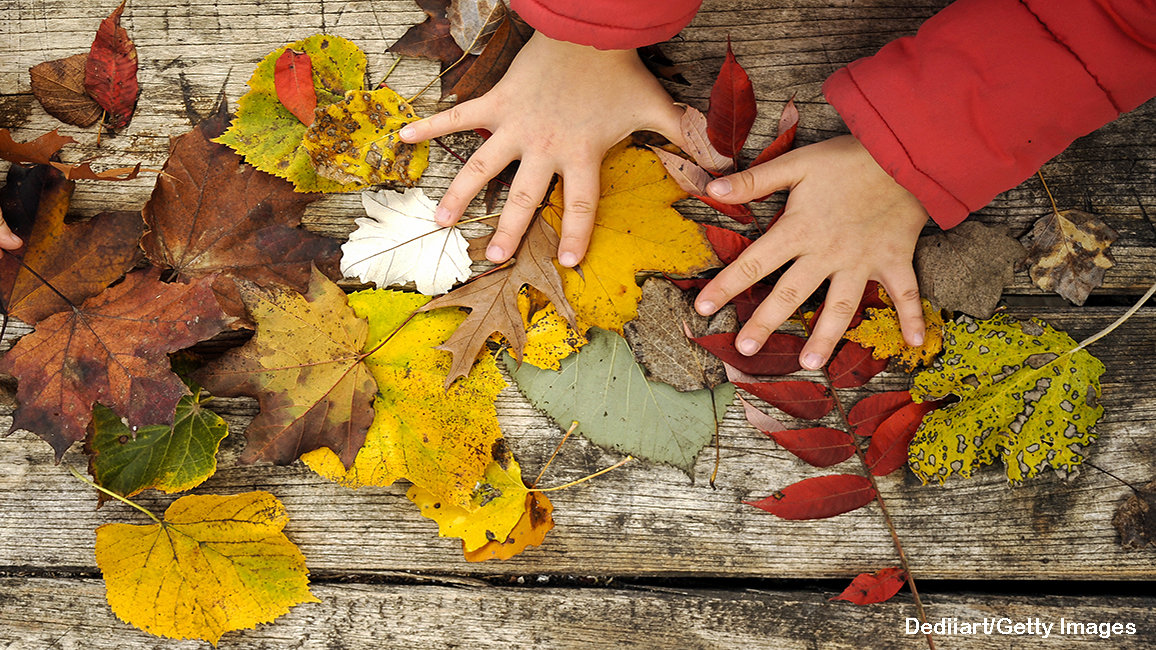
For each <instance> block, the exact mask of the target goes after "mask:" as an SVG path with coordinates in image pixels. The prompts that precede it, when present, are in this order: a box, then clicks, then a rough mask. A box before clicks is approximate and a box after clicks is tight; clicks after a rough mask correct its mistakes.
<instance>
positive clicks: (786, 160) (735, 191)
mask: <svg viewBox="0 0 1156 650" xmlns="http://www.w3.org/2000/svg"><path fill="white" fill-rule="evenodd" d="M799 180H800V177H799V171H798V169H797V166H796V165H795V164H794V158H793V157H791V155H790V153H786V154H783V155H782V156H779V157H778V158H775V159H773V160H770V161H767V162H765V163H763V164H761V165H756V166H754V167H751V168H750V169H744V170H743V171H741V172H738V173H735V174H731V175H730V176H723V177H722V178H716V179H715V180H713V181H711V182H710V183H707V186H706V191H707V193H708V194H710V196H711V197H712V198H714V199H718V200H719V201H722V202H723V203H745V202H747V201H752V200H754V199H757V198H761V197H764V196H767V195H769V194H774V193H775V192H778V191H780V190H789V189H791V188H792V187H794V186H795V184H796V183H798V182H799Z"/></svg>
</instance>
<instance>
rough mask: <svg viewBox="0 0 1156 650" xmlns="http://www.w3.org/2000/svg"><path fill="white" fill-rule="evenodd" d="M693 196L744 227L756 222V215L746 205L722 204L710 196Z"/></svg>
mask: <svg viewBox="0 0 1156 650" xmlns="http://www.w3.org/2000/svg"><path fill="white" fill-rule="evenodd" d="M691 196H693V197H694V198H696V199H698V200H699V201H702V202H703V203H705V204H707V205H709V206H710V207H712V208H714V209H715V210H718V211H719V212H721V213H723V214H725V215H726V216H728V217H730V218H731V219H734V220H735V221H737V222H739V223H741V224H743V225H746V224H748V223H751V222H752V221H754V220H755V214H754V213H753V212H751V209H750V207H749V206H747V204H746V203H737V204H734V205H732V204H730V203H720V202H719V201H716V200H714V199H712V198H710V197H709V196H699V195H697V194H692V195H691Z"/></svg>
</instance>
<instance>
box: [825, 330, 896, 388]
mask: <svg viewBox="0 0 1156 650" xmlns="http://www.w3.org/2000/svg"><path fill="white" fill-rule="evenodd" d="M888 360H889V358H888V357H883V358H882V359H876V358H874V357H873V356H872V354H871V350H870V349H868V348H865V347H863V346H861V345H859V344H858V343H855V342H854V341H850V342H847V343H845V344H844V345H843V347H842V348H840V349H839V352H838V353H837V354H835V358H834V359H831V364H830V365H828V366H827V374H828V376H830V378H831V387H832V388H858V387H860V386H862V385H864V384H866V383H867V382H869V381H871V379H872V378H873V377H875V375H878V374H879V373H881V372H883V371H884V370H886V369H887V364H888Z"/></svg>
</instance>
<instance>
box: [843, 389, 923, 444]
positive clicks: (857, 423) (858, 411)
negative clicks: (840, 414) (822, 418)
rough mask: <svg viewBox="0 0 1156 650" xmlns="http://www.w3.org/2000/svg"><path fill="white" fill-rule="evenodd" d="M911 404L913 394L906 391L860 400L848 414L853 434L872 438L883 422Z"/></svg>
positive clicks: (879, 394) (891, 392) (878, 394)
mask: <svg viewBox="0 0 1156 650" xmlns="http://www.w3.org/2000/svg"><path fill="white" fill-rule="evenodd" d="M910 403H911V393H909V392H907V391H905V390H899V391H890V392H887V393H877V394H875V395H871V396H870V397H864V398H863V399H861V400H859V402H858V403H856V404H855V406H852V407H851V412H850V413H848V414H847V422H848V424H850V425H851V433H853V434H855V435H857V436H864V437H866V436H870V435H871V434H873V433H875V428H876V427H878V426H879V424H880V423H881V422H883V421H884V420H886V419H887V418H889V417H891V416H892V415H893V414H894V413H895V412H896V411H898V410H899V409H901V408H903V407H904V406H907V405H908V404H910Z"/></svg>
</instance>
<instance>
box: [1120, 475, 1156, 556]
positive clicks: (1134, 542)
mask: <svg viewBox="0 0 1156 650" xmlns="http://www.w3.org/2000/svg"><path fill="white" fill-rule="evenodd" d="M1134 491H1135V494H1133V495H1132V496H1130V497H1128V500H1127V501H1125V502H1124V503H1122V504H1120V507H1119V508H1118V509H1117V510H1116V514H1115V515H1113V516H1112V526H1114V527H1115V528H1116V531H1117V532H1119V533H1120V546H1123V547H1124V548H1126V549H1129V550H1133V551H1139V550H1141V549H1143V548H1145V547H1146V546H1148V545H1149V544H1156V481H1151V482H1149V483H1148V484H1147V485H1145V486H1143V487H1141V488H1140V489H1136V490H1134Z"/></svg>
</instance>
